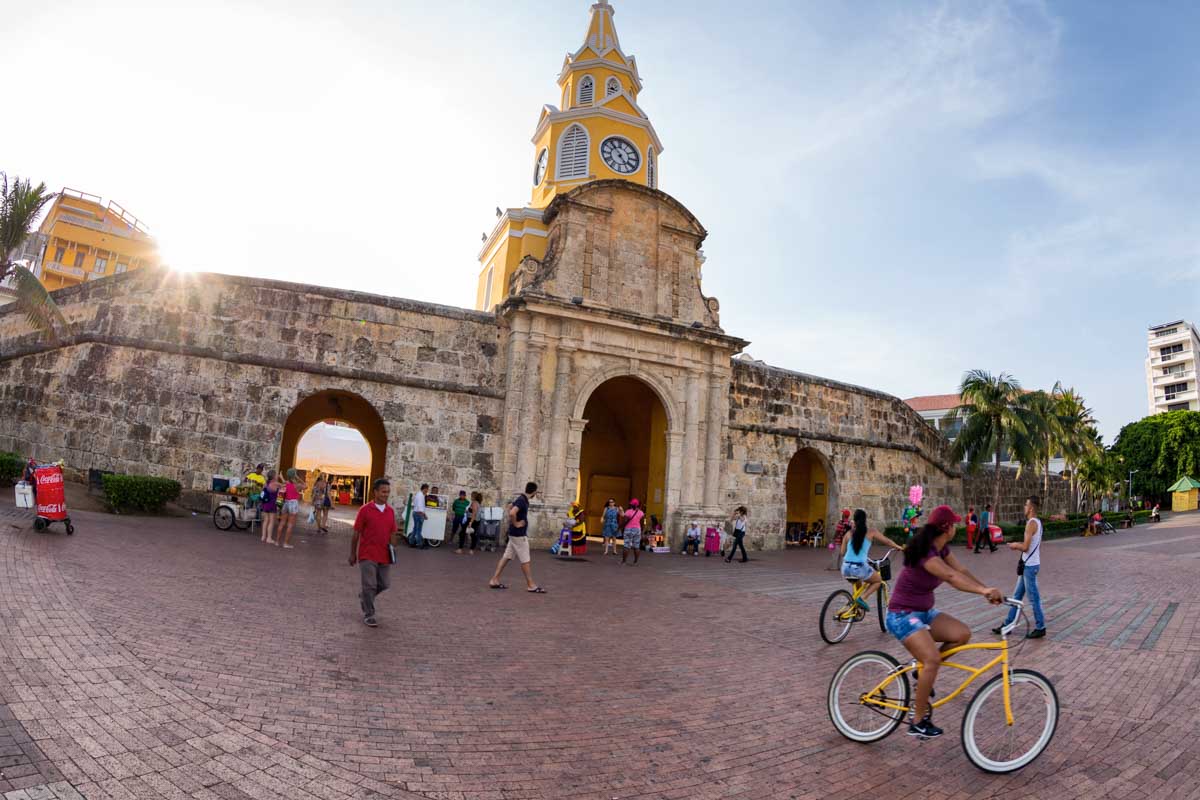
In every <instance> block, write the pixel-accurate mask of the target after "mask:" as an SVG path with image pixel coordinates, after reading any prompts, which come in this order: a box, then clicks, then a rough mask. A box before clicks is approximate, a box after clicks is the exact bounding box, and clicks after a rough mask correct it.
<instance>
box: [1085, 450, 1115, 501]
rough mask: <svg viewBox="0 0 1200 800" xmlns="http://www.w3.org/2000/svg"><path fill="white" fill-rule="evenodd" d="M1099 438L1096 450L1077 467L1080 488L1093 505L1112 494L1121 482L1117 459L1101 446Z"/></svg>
mask: <svg viewBox="0 0 1200 800" xmlns="http://www.w3.org/2000/svg"><path fill="white" fill-rule="evenodd" d="M1099 438H1100V437H1099V436H1098V435H1097V437H1096V441H1095V444H1096V449H1095V450H1094V451H1093V452H1091V453H1089V454H1088V455H1086V456H1084V457H1083V458H1082V460H1081V461H1080V462H1079V466H1078V467H1077V469H1078V477H1079V486H1080V488H1081V489H1082V490H1083V492H1084V493H1085V494H1086V495H1087V497H1088V499H1089V501H1091V503H1093V504H1094V503H1097V502H1098V501H1099V500H1100V498H1101V497H1103V496H1104V495H1106V494H1109V493H1110V492H1112V490H1113V487H1114V486H1116V485H1117V482H1118V481H1120V480H1121V475H1120V471H1119V470H1118V468H1117V464H1116V460H1115V458H1114V457H1113V455H1112V453H1111V452H1109V451H1107V450H1105V449H1104V448H1102V447H1100V446H1099Z"/></svg>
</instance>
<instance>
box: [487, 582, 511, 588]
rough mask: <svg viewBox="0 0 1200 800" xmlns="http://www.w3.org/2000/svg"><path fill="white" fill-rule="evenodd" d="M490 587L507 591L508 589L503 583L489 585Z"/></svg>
mask: <svg viewBox="0 0 1200 800" xmlns="http://www.w3.org/2000/svg"><path fill="white" fill-rule="evenodd" d="M488 587H489V588H492V589H507V588H508V587H507V586H505V585H504V584H503V583H489V584H488Z"/></svg>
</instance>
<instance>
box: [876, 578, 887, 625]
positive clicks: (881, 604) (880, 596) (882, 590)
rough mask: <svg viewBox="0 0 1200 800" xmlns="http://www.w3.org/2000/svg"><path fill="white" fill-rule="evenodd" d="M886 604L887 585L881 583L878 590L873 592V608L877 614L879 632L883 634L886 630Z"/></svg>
mask: <svg viewBox="0 0 1200 800" xmlns="http://www.w3.org/2000/svg"><path fill="white" fill-rule="evenodd" d="M887 604H888V585H887V584H886V583H882V584H880V585H879V590H878V591H877V592H875V608H876V610H877V611H878V612H879V630H881V631H883V632H884V633H887V632H888V629H887Z"/></svg>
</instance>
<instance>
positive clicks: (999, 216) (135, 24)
mask: <svg viewBox="0 0 1200 800" xmlns="http://www.w3.org/2000/svg"><path fill="white" fill-rule="evenodd" d="M613 4H614V6H615V8H616V11H617V16H616V23H617V28H618V31H619V33H620V36H621V42H622V45H623V47H624V49H625V50H626V52H629V53H632V54H634V55H636V56H637V58H638V64H639V67H640V69H641V72H642V76H643V79H644V81H645V90H644V93H643V94H642V96H641V97H640V98H639V100H640V101H641V105H642V107H643V108H644V109H646V111H647V112H648V113H649V114H650V116H651V119H652V120H653V122H654V123H655V126H656V128H657V130H658V133H659V135H660V136H661V138H662V139H663V142H664V144H665V146H666V150H665V151H664V153H663V155H662V158H661V162H660V172H661V187H662V188H663V189H664V190H665V191H667V192H669V193H671V194H673V195H674V196H676V197H677V198H678V199H680V200H681V201H682V202H683V203H684V204H685V205H687V206H688V207H689V208H690V209H691V210H692V211H693V212H695V213H696V215H697V216H698V217H699V218H700V220H701V221H702V222H703V223H704V224H705V226H706V227H707V228H708V229H709V231H710V237H709V239H708V242H707V243H706V245H705V252H706V254H707V256H708V262H707V264H706V266H705V270H704V286H705V291H706V292H707V293H709V294H713V295H716V296H717V297H719V298H720V300H721V303H722V322H723V324H724V326H725V328H726V329H727V330H728V331H729V332H731V333H734V334H737V335H739V336H742V337H743V338H746V339H749V340H751V341H752V345H751V346H750V348H749V352H750V353H751V354H752V355H753V356H754V357H756V358H761V359H764V360H766V361H769V362H771V363H774V364H777V365H780V366H784V367H788V368H791V369H796V370H800V371H804V372H810V373H815V374H818V375H823V376H826V377H830V378H835V379H839V380H845V381H849V382H852V383H857V384H862V385H866V386H871V387H874V388H879V389H882V390H884V391H888V392H891V393H894V394H897V395H899V396H902V397H904V396H910V395H915V394H934V393H943V392H949V391H953V389H954V388H955V387H956V385H957V382H958V380H959V378H960V376H961V374H962V372H963V371H964V370H967V369H971V368H983V369H989V370H992V371H1000V370H1006V371H1009V372H1012V373H1013V374H1015V375H1016V376H1017V377H1018V378H1019V379H1020V380H1021V381H1022V382H1023V383H1024V384H1025V385H1026V386H1028V387H1039V386H1046V387H1048V386H1049V385H1051V384H1052V383H1053V382H1054V381H1055V380H1062V381H1063V382H1064V383H1065V384H1067V385H1073V386H1075V387H1076V388H1077V389H1079V390H1080V391H1081V392H1083V394H1084V395H1085V397H1086V398H1087V399H1088V400H1089V402H1090V404H1091V405H1092V406H1093V407H1094V408H1095V410H1096V412H1097V415H1098V416H1099V418H1100V421H1101V427H1102V430H1103V432H1104V433H1105V434H1106V435H1107V436H1108V437H1109V438H1111V437H1112V436H1113V435H1115V433H1116V431H1117V430H1118V429H1119V428H1120V426H1121V425H1122V424H1124V423H1126V422H1128V421H1131V420H1133V419H1137V418H1139V417H1141V416H1142V415H1143V414H1144V413H1145V410H1146V391H1145V379H1144V364H1143V359H1144V357H1145V331H1146V328H1147V326H1149V325H1150V324H1154V323H1158V322H1163V321H1168V320H1172V319H1177V318H1180V317H1183V318H1189V319H1193V320H1196V321H1198V322H1200V288H1198V287H1200V215H1198V214H1197V210H1198V203H1197V201H1198V200H1200V188H1198V187H1200V180H1198V179H1200V174H1198V173H1200V166H1198V162H1197V141H1200V136H1198V133H1200V99H1198V97H1200V96H1198V93H1197V91H1196V87H1197V86H1198V85H1200V59H1198V58H1197V57H1196V56H1195V37H1194V32H1195V31H1196V30H1198V29H1200V5H1197V4H1195V3H1190V2H1147V3H1106V2H1102V3H1096V2H1073V3H1056V2H1045V3H1042V2H1017V1H1016V0H995V1H994V2H942V3H937V2H917V1H910V2H904V3H894V2H869V0H859V1H858V2H853V3H834V2H827V3H816V2H795V1H794V0H793V1H792V2H774V1H773V0H757V1H756V0H745V2H742V3H740V4H733V3H729V2H716V0H691V1H690V2H676V1H675V0H613ZM4 5H5V8H4V11H3V13H4V17H5V19H6V23H7V24H6V27H7V28H8V29H9V30H8V31H7V35H6V48H5V50H4V51H2V52H0V67H3V68H4V69H5V72H6V74H12V70H14V69H15V66H14V65H22V68H27V65H28V64H30V63H37V64H39V75H38V76H37V79H36V80H34V81H31V82H30V83H29V84H27V85H28V86H29V87H30V89H29V91H30V98H31V100H30V103H29V104H28V106H27V108H28V109H29V110H30V114H29V115H28V116H27V117H24V118H19V119H20V121H18V122H17V123H16V124H14V121H13V116H12V115H11V113H10V116H9V122H8V124H6V126H5V130H4V131H3V132H0V167H2V168H4V169H6V170H7V171H8V172H10V173H16V174H20V175H22V176H25V175H28V176H32V177H35V178H37V179H41V180H45V181H46V182H47V183H48V184H49V185H50V186H51V187H52V188H58V187H59V186H61V185H68V186H72V187H76V188H80V189H84V190H86V191H90V192H94V193H98V194H101V195H103V196H105V197H106V198H113V199H116V200H117V201H118V202H120V203H121V204H123V205H124V206H126V207H128V208H129V209H130V210H132V211H133V212H134V213H135V214H137V215H139V216H140V217H142V218H143V219H145V220H146V221H147V223H148V224H149V225H150V227H151V230H152V231H153V232H154V233H155V234H156V235H157V236H158V238H159V240H160V243H161V245H162V248H163V250H164V252H165V253H166V255H167V256H168V258H169V259H170V261H171V263H172V264H173V265H175V266H178V267H182V268H190V269H197V270H213V271H220V272H235V273H242V274H256V275H262V276H266V277H272V278H281V279H288V280H298V281H310V282H314V283H321V284H326V285H335V286H343V287H347V288H355V289H363V290H368V291H376V292H381V293H386V294H396V295H402V296H409V297H414V298H418V299H423V300H431V301H436V302H443V303H448V304H453V305H464V306H466V305H470V304H471V303H472V302H473V298H474V287H475V279H476V274H477V269H478V265H477V262H476V257H477V252H478V247H479V236H480V233H481V232H482V231H484V230H487V229H490V227H491V225H492V223H493V222H494V215H493V209H494V208H495V207H496V206H502V207H509V206H517V205H520V204H522V203H524V202H526V201H527V200H528V198H529V196H528V192H529V184H528V180H529V172H530V165H531V162H532V158H533V148H532V145H531V144H530V143H529V137H530V135H531V134H532V132H533V127H534V124H535V123H536V120H537V114H538V111H539V109H540V107H541V105H542V104H543V103H552V102H555V101H556V98H557V95H558V92H557V89H556V87H555V85H554V77H555V75H556V74H557V72H558V69H559V67H560V65H561V62H562V57H563V55H564V53H566V52H567V51H568V50H573V49H574V48H575V47H577V46H578V44H579V43H580V42H581V40H582V37H583V33H584V30H585V27H586V22H587V13H588V5H589V4H588V2H586V0H584V1H583V2H576V1H575V0H558V1H557V2H554V3H549V2H545V1H544V0H543V1H542V2H532V1H527V0H509V1H508V2H505V3H501V4H497V3H493V2H476V1H475V0H442V2H439V3H437V4H429V3H424V2H415V1H412V0H400V1H399V2H396V1H394V0H393V2H386V3H384V2H375V3H368V2H350V3H312V2H302V3H294V2H293V3H283V2H256V3H238V4H235V3H221V2H215V3H208V4H206V5H205V6H204V10H203V11H198V10H189V8H188V7H186V6H183V5H179V4H171V3H122V2H114V3H111V4H107V5H105V6H103V7H97V6H95V5H94V4H89V3H82V2H62V1H61V0H50V1H49V2H43V3H38V4H20V5H16V4H9V3H5V4H4ZM88 76H91V77H88ZM101 76H102V77H101ZM85 78H86V80H85ZM99 80H103V81H105V82H106V85H107V87H108V88H107V91H97V90H96V89H95V86H96V85H97V81H99ZM67 86H69V87H72V89H73V93H72V94H61V95H55V94H52V93H53V92H57V91H59V90H58V89H56V88H55V87H67ZM43 92H47V94H43ZM35 95H36V97H37V98H41V100H38V101H37V102H34V101H33V97H34V96H35ZM50 96H53V97H55V98H56V99H55V102H53V103H50V102H42V101H43V100H46V99H47V98H48V97H50ZM9 105H10V112H12V111H17V110H20V109H21V108H22V107H26V106H25V104H23V103H10V104H9ZM48 118H53V119H55V121H56V124H53V125H51V124H48Z"/></svg>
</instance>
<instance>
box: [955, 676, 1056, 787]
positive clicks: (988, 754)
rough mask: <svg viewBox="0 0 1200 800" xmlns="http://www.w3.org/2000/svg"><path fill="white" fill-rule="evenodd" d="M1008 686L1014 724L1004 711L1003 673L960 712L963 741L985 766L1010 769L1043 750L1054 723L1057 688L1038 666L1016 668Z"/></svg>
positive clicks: (972, 756)
mask: <svg viewBox="0 0 1200 800" xmlns="http://www.w3.org/2000/svg"><path fill="white" fill-rule="evenodd" d="M1010 675H1011V679H1012V683H1011V686H1010V688H1009V693H1010V695H1011V703H1012V714H1013V724H1012V725H1009V724H1008V720H1007V718H1006V717H1005V714H1004V683H1003V681H1004V676H1003V675H997V676H996V677H994V678H992V679H991V680H990V681H988V682H987V683H985V684H984V685H983V687H982V688H981V689H980V690H979V691H978V692H976V693H975V696H974V697H973V698H971V704H970V705H969V706H967V711H966V713H965V714H963V721H962V745H963V750H964V751H965V752H966V754H967V758H969V759H970V760H971V763H972V764H974V765H975V766H977V767H979V768H980V769H981V770H983V771H984V772H991V773H996V774H1004V773H1007V772H1015V771H1017V770H1019V769H1021V767H1024V766H1025V765H1027V764H1029V763H1030V762H1032V761H1033V760H1034V759H1035V758H1037V757H1038V756H1040V755H1041V754H1042V751H1043V750H1045V749H1046V745H1048V744H1050V740H1051V739H1052V738H1054V729H1055V728H1056V727H1058V694H1057V693H1056V692H1055V691H1054V685H1053V684H1051V683H1050V681H1049V680H1047V679H1046V677H1045V676H1044V675H1042V674H1041V673H1039V672H1034V671H1033V670H1031V669H1015V670H1012V671H1011V673H1010Z"/></svg>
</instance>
